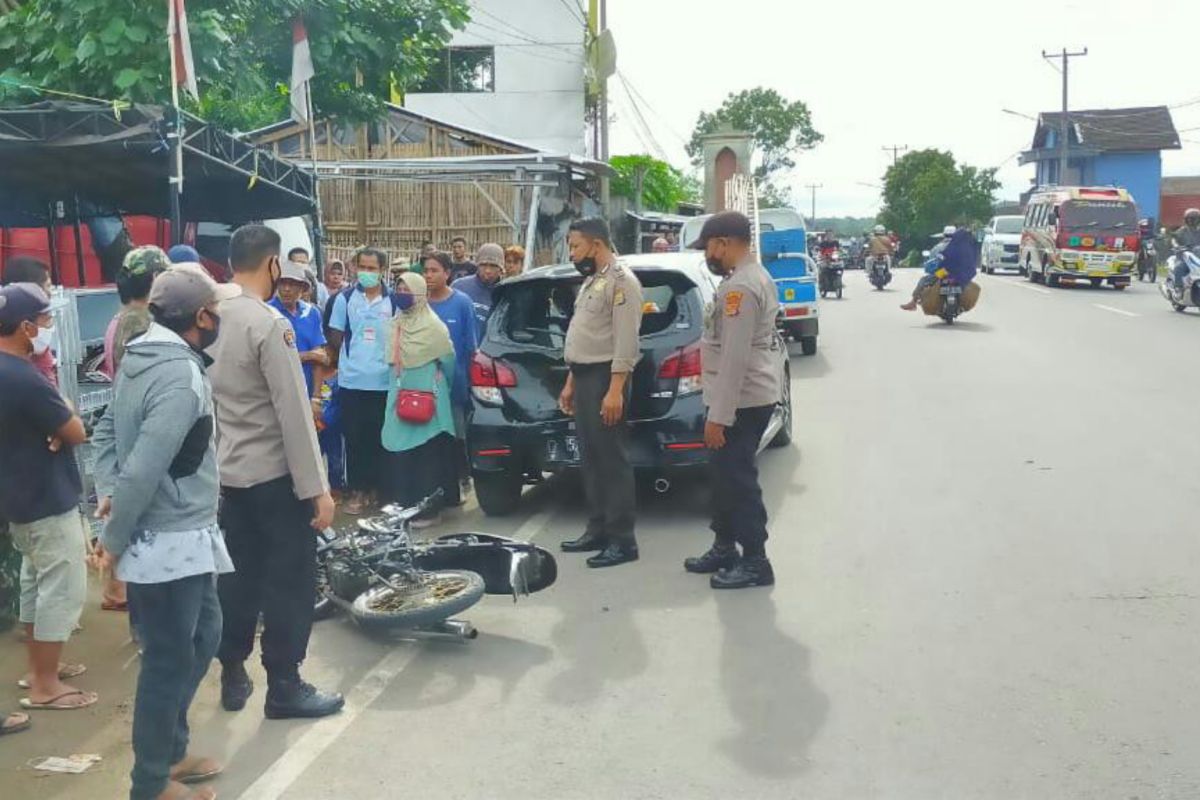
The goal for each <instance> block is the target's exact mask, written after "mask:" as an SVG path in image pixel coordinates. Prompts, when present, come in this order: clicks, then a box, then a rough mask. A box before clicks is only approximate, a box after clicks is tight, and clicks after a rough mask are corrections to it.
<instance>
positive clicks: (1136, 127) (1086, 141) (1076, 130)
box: [1033, 106, 1181, 152]
mask: <svg viewBox="0 0 1200 800" xmlns="http://www.w3.org/2000/svg"><path fill="white" fill-rule="evenodd" d="M1067 119H1068V120H1069V121H1070V123H1071V128H1072V135H1071V140H1072V142H1071V143H1072V144H1080V145H1083V146H1084V147H1091V148H1095V149H1097V150H1100V151H1103V152H1120V151H1146V150H1178V149H1179V148H1180V146H1181V145H1180V142H1179V133H1178V132H1177V131H1176V130H1175V123H1174V121H1173V120H1172V119H1171V110H1170V109H1169V108H1167V107H1166V106H1147V107H1145V108H1109V109H1093V110H1082V111H1071V112H1069V113H1068V114H1067ZM1061 121H1062V112H1055V111H1048V112H1044V113H1043V114H1041V115H1040V117H1039V119H1038V126H1037V130H1036V131H1035V132H1034V137H1033V149H1035V150H1037V149H1039V148H1043V147H1045V146H1046V139H1047V134H1048V133H1049V132H1050V131H1057V130H1058V128H1059V125H1060V124H1061Z"/></svg>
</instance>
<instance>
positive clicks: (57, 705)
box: [21, 689, 100, 711]
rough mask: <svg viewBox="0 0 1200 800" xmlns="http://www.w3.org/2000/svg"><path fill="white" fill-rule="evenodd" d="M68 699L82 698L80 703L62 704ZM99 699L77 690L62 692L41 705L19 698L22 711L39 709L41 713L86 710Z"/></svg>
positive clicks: (28, 699)
mask: <svg viewBox="0 0 1200 800" xmlns="http://www.w3.org/2000/svg"><path fill="white" fill-rule="evenodd" d="M68 697H82V698H84V701H83V702H82V703H64V702H62V701H63V700H65V699H66V698H68ZM99 699H100V697H99V695H97V694H96V693H95V692H84V691H81V690H79V689H72V690H71V691H69V692H63V693H62V694H60V695H59V696H58V697H51V698H50V699H49V700H46V701H44V702H41V703H35V702H34V701H33V700H32V699H31V698H28V697H22V698H21V708H24V709H29V710H33V709H39V710H42V711H74V710H75V709H77V708H87V707H88V706H93V705H95V704H96V701H97V700H99Z"/></svg>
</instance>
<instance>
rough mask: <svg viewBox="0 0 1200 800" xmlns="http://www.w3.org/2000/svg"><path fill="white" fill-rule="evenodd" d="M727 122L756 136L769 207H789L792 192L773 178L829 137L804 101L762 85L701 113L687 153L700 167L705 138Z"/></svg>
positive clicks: (761, 179) (759, 171) (760, 174)
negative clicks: (820, 129)
mask: <svg viewBox="0 0 1200 800" xmlns="http://www.w3.org/2000/svg"><path fill="white" fill-rule="evenodd" d="M723 123H728V124H729V125H730V126H732V127H733V128H734V129H735V130H741V131H746V132H747V133H749V134H751V135H752V136H753V137H754V145H755V147H756V148H757V150H758V154H759V158H760V163H759V166H758V167H757V168H756V169H755V171H754V175H755V177H757V178H758V179H759V184H760V189H761V191H762V196H763V199H764V202H765V203H766V204H768V206H767V207H775V206H784V205H788V204H789V202H788V201H789V197H788V190H787V189H786V188H784V187H781V186H779V185H777V184H778V181H775V182H772V181H771V178H772V176H778V174H779V173H780V172H781V171H783V170H788V169H791V168H792V167H794V166H795V165H796V162H795V161H794V160H793V158H792V156H794V155H795V154H797V153H799V152H802V151H804V150H811V149H812V148H814V147H816V146H817V145H818V144H820V143H821V142H822V141H823V140H824V139H825V137H824V136H823V135H822V134H821V133H819V132H818V131H817V129H816V128H814V127H813V124H812V114H811V113H810V112H809V110H808V106H807V105H806V104H805V103H804V102H803V101H801V100H794V101H789V100H787V99H786V98H784V97H783V95H781V94H779V92H777V91H775V90H774V89H767V88H764V87H762V86H759V87H756V88H754V89H746V90H743V91H741V92H738V93H737V94H730V95H729V96H728V97H726V98H725V102H723V103H722V104H721V107H720V108H718V109H717V110H716V111H713V112H711V113H710V112H707V111H702V112H700V118H699V119H698V120H697V121H696V128H695V130H693V131H692V139H691V141H690V142H688V145H687V153H688V155H689V156H690V157H691V158H692V161H693V162H694V163H696V164H699V159H700V157H701V156H702V155H703V153H704V143H703V141H702V139H703V137H704V136H706V135H707V134H710V133H713V132H715V131H716V130H717V129H718V128H720V127H721V125H722V124H723Z"/></svg>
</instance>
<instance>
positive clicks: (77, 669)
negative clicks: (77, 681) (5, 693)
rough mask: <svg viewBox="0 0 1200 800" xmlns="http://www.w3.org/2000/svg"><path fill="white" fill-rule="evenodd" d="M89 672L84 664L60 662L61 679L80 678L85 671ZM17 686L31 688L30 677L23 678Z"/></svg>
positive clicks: (59, 675) (59, 674)
mask: <svg viewBox="0 0 1200 800" xmlns="http://www.w3.org/2000/svg"><path fill="white" fill-rule="evenodd" d="M85 672H87V667H86V666H84V665H83V664H59V665H58V679H59V680H60V681H69V680H71V679H72V678H78V677H79V676H80V675H82V674H83V673H85ZM17 687H18V688H20V689H28V688H29V679H28V678H21V679H20V680H18V681H17Z"/></svg>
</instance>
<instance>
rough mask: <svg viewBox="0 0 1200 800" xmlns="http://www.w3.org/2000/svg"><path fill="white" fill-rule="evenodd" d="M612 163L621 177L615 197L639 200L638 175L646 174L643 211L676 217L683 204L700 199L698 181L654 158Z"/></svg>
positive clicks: (613, 186)
mask: <svg viewBox="0 0 1200 800" xmlns="http://www.w3.org/2000/svg"><path fill="white" fill-rule="evenodd" d="M608 163H609V166H611V167H612V168H613V169H614V170H616V173H617V176H616V177H615V178H613V180H612V184H611V191H612V193H613V194H615V195H618V196H620V197H627V198H629V199H630V200H636V199H637V175H638V172H639V171H643V172H644V176H643V178H642V207H643V208H646V209H649V210H651V211H665V212H668V213H672V214H673V213H675V211H676V209H677V208H678V206H679V204H680V203H681V202H685V201H686V202H694V201H696V200H698V199H699V191H698V189H699V183H698V182H697V181H696V180H695V179H689V177H688V176H686V175H684V174H683V173H682V172H681V171H680V170H678V169H676V168H675V167H672V166H671V165H670V164H668V163H667V162H665V161H659V160H658V159H657V158H654V157H653V156H648V155H634V156H613V157H612V158H610V159H609V161H608Z"/></svg>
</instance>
